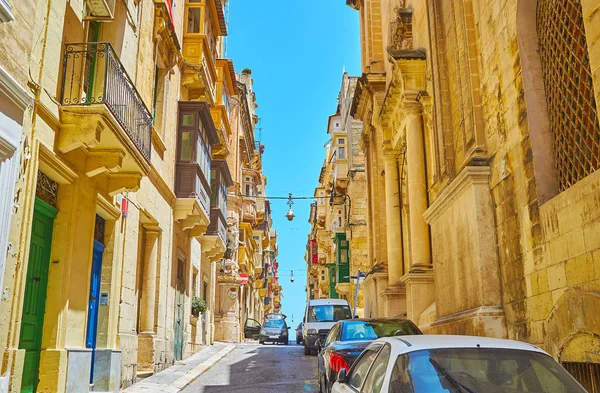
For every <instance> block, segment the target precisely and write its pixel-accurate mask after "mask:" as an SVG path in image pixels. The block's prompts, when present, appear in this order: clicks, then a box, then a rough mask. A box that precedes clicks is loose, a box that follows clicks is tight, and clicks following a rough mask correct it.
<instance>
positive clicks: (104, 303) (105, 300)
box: [100, 292, 108, 306]
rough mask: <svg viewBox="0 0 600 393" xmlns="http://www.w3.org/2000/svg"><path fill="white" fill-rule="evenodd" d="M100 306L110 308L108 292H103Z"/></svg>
mask: <svg viewBox="0 0 600 393" xmlns="http://www.w3.org/2000/svg"><path fill="white" fill-rule="evenodd" d="M100 305H101V306H108V292H102V293H101V294H100Z"/></svg>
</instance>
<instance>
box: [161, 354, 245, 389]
mask: <svg viewBox="0 0 600 393" xmlns="http://www.w3.org/2000/svg"><path fill="white" fill-rule="evenodd" d="M235 347H236V345H235V344H230V345H228V346H226V347H225V348H223V349H221V350H220V351H219V352H217V353H215V354H214V355H212V356H211V357H209V358H208V359H206V360H205V361H203V362H202V363H200V364H199V365H197V366H196V367H194V368H193V369H191V370H190V371H188V372H187V373H186V374H185V375H184V376H182V377H179V378H177V379H176V380H175V382H173V383H172V384H171V386H172V387H174V388H176V389H177V392H180V391H182V390H183V389H185V388H186V387H187V386H188V385H189V384H191V383H192V382H194V381H195V380H196V379H198V378H199V377H200V376H201V375H202V374H204V373H205V372H207V371H208V370H209V369H210V368H211V367H212V366H214V365H215V364H217V363H218V362H219V360H221V359H223V358H224V357H225V356H227V355H229V353H231V351H233V350H234V349H235Z"/></svg>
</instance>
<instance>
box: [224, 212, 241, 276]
mask: <svg viewBox="0 0 600 393" xmlns="http://www.w3.org/2000/svg"><path fill="white" fill-rule="evenodd" d="M239 245H240V232H239V229H238V222H237V220H236V219H235V218H233V217H228V218H227V244H226V246H225V247H226V249H225V255H224V256H223V259H222V260H221V266H222V269H223V274H224V275H227V276H234V275H237V274H238V270H239V266H238V263H237V252H238V247H239Z"/></svg>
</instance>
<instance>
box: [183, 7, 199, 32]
mask: <svg viewBox="0 0 600 393" xmlns="http://www.w3.org/2000/svg"><path fill="white" fill-rule="evenodd" d="M192 3H197V4H192ZM199 3H200V0H188V1H187V5H186V8H187V19H188V20H187V30H186V32H187V33H189V34H198V33H200V15H201V12H200V7H199V6H200V4H199Z"/></svg>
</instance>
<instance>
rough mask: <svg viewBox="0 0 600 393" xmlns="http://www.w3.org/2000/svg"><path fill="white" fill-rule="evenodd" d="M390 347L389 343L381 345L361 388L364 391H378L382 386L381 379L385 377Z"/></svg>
mask: <svg viewBox="0 0 600 393" xmlns="http://www.w3.org/2000/svg"><path fill="white" fill-rule="evenodd" d="M390 353H391V348H390V345H389V344H386V345H384V346H383V348H382V349H381V351H379V355H377V359H375V362H373V366H372V367H371V370H370V371H369V375H367V380H366V381H365V385H364V386H365V388H364V389H363V390H362V392H364V393H380V392H381V387H382V386H383V380H384V379H385V371H386V370H387V365H388V362H389V360H390Z"/></svg>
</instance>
